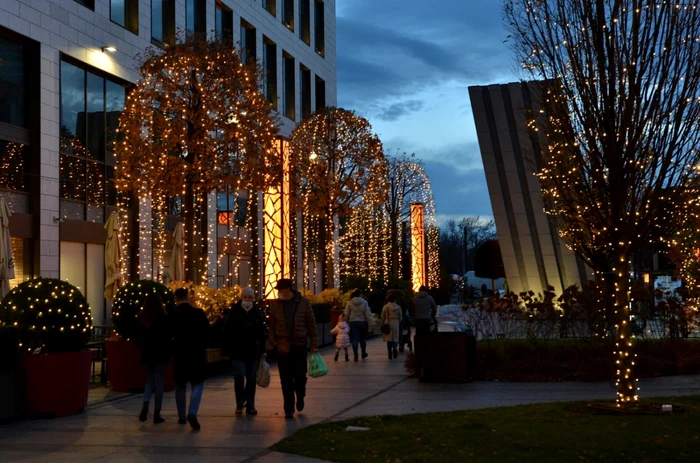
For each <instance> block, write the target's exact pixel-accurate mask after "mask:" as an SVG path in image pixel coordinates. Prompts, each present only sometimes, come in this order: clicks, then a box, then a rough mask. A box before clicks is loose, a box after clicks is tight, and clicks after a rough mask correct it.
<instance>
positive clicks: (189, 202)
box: [182, 181, 201, 284]
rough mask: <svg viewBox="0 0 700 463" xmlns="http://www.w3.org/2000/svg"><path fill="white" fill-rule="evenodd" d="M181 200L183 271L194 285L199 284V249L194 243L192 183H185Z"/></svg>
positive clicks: (194, 226)
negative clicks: (185, 253)
mask: <svg viewBox="0 0 700 463" xmlns="http://www.w3.org/2000/svg"><path fill="white" fill-rule="evenodd" d="M182 200H183V203H184V205H185V248H186V252H187V259H186V261H185V267H186V269H187V270H186V271H185V275H187V279H188V280H189V281H191V282H193V283H194V284H199V277H200V272H199V270H200V268H199V265H198V263H199V258H200V256H201V249H199V246H197V245H196V241H195V228H196V227H197V224H196V223H195V213H194V207H195V204H196V198H195V196H194V189H193V188H192V182H189V181H188V182H187V187H186V189H185V197H184V198H182Z"/></svg>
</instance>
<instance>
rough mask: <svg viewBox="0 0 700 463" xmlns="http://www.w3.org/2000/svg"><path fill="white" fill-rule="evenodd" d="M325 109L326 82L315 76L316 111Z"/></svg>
mask: <svg viewBox="0 0 700 463" xmlns="http://www.w3.org/2000/svg"><path fill="white" fill-rule="evenodd" d="M325 107H326V82H325V81H324V80H323V79H321V78H320V77H319V76H316V111H318V110H320V109H323V108H325Z"/></svg>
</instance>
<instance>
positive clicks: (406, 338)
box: [399, 309, 413, 352]
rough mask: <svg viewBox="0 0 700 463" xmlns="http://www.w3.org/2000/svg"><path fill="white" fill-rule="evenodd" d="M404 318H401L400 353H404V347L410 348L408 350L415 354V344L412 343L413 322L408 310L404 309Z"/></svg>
mask: <svg viewBox="0 0 700 463" xmlns="http://www.w3.org/2000/svg"><path fill="white" fill-rule="evenodd" d="M402 312H403V317H402V318H401V324H400V325H401V338H400V340H399V352H403V351H404V346H408V350H409V351H411V352H413V342H412V341H411V327H412V326H413V320H411V316H410V315H409V314H408V310H404V309H402Z"/></svg>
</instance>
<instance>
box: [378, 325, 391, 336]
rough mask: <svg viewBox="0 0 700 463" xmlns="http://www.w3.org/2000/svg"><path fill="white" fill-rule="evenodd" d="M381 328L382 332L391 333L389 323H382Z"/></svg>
mask: <svg viewBox="0 0 700 463" xmlns="http://www.w3.org/2000/svg"><path fill="white" fill-rule="evenodd" d="M379 330H380V331H381V332H382V334H389V333H391V326H389V324H388V323H382V326H380V327H379Z"/></svg>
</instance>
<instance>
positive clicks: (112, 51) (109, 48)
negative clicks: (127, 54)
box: [102, 45, 117, 53]
mask: <svg viewBox="0 0 700 463" xmlns="http://www.w3.org/2000/svg"><path fill="white" fill-rule="evenodd" d="M106 51H108V52H110V53H114V52H116V51H117V49H116V48H115V47H113V46H111V45H110V46H107V47H102V53H104V52H106Z"/></svg>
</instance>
